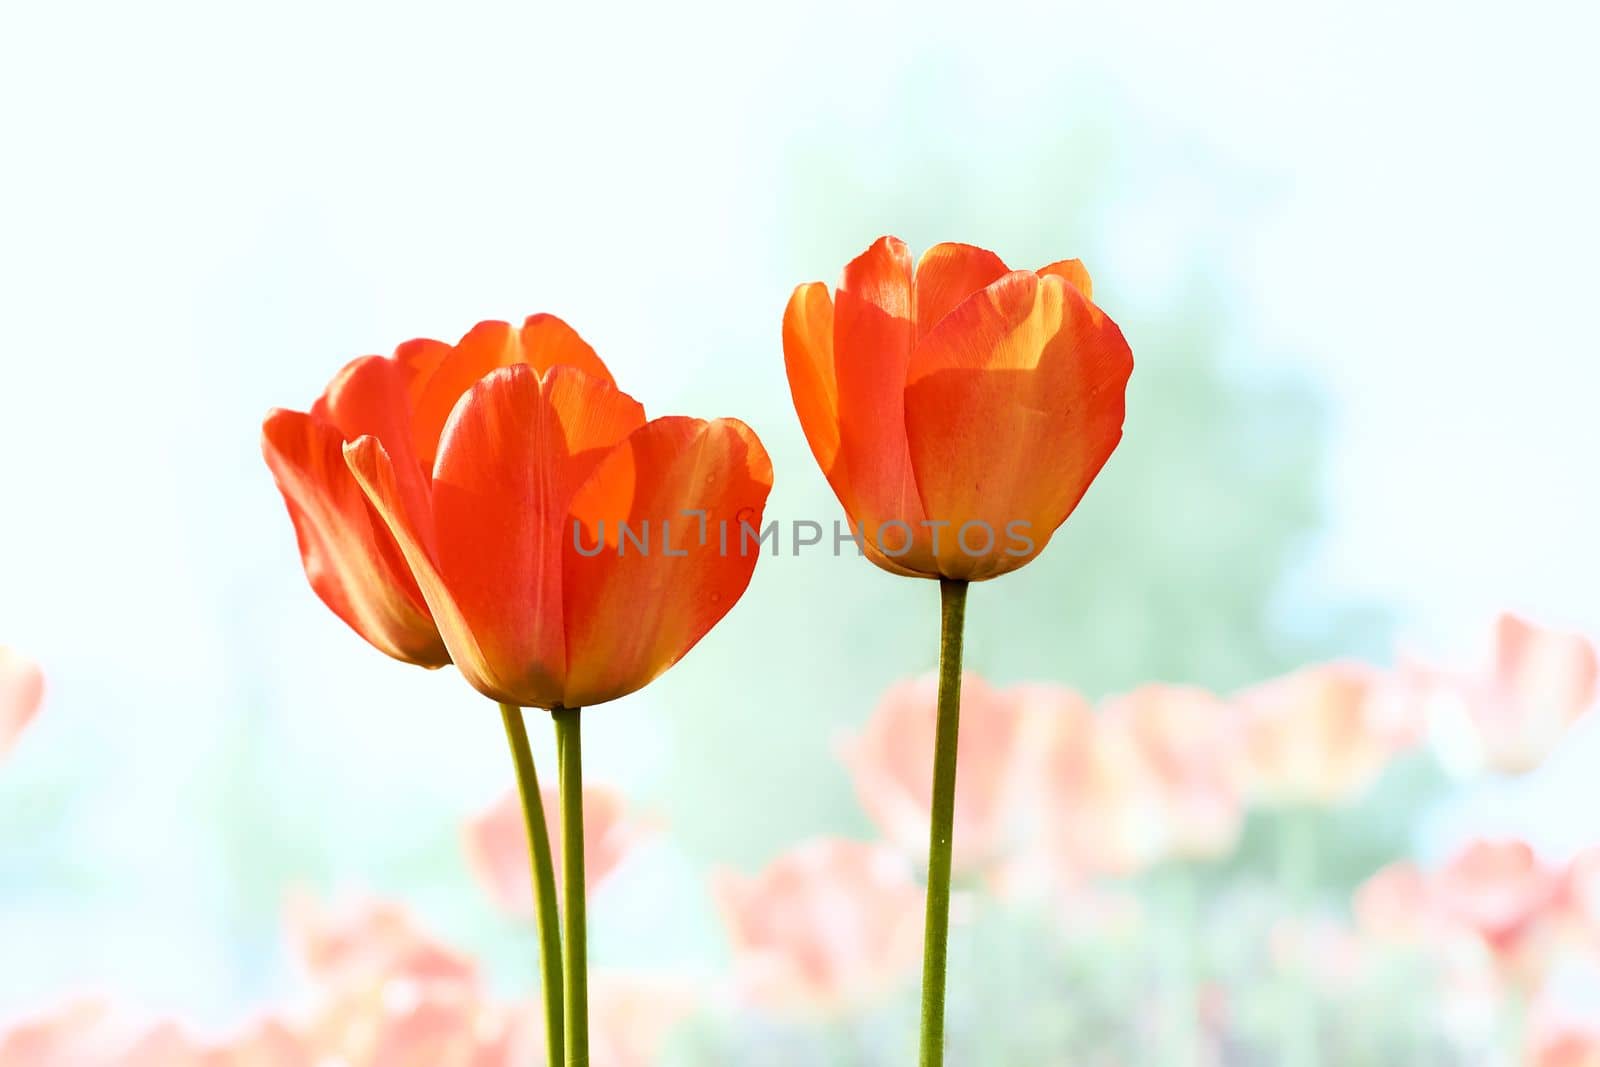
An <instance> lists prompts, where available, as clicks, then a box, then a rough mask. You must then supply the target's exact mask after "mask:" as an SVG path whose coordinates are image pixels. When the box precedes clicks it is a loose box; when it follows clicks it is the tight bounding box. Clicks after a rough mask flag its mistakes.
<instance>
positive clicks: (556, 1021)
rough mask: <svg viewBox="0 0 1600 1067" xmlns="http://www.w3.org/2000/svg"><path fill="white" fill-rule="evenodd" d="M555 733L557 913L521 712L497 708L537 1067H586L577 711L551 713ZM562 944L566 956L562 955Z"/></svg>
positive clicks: (510, 706)
mask: <svg viewBox="0 0 1600 1067" xmlns="http://www.w3.org/2000/svg"><path fill="white" fill-rule="evenodd" d="M550 714H551V717H552V718H553V719H554V720H555V728H556V769H557V775H558V776H559V790H560V796H561V890H562V897H563V900H562V903H563V904H564V905H565V911H564V918H565V920H566V922H565V932H564V933H563V930H562V922H561V920H562V918H563V913H562V912H561V911H559V910H558V908H557V904H556V881H555V869H554V864H553V862H552V860H551V856H550V832H549V830H548V828H547V826H546V823H545V817H544V800H543V799H542V798H541V796H540V794H539V776H538V774H537V773H536V772H535V771H534V767H533V750H532V749H531V748H530V747H529V745H528V728H527V725H526V723H524V722H523V718H522V709H521V708H519V707H517V706H516V705H515V704H501V705H500V718H501V721H503V722H504V723H505V728H506V740H507V741H508V742H510V744H511V760H512V763H513V764H514V765H515V766H516V770H517V793H518V795H519V796H520V797H521V798H522V822H523V826H524V828H525V829H526V830H527V834H528V854H529V856H530V857H531V859H532V865H533V900H534V912H535V917H536V920H537V923H538V929H539V962H540V974H541V984H542V985H543V986H544V1032H545V1061H546V1062H547V1063H549V1064H551V1067H557V1065H559V1064H567V1065H569V1067H588V1063H589V962H588V920H587V916H586V915H585V905H586V903H587V899H586V897H585V895H584V877H583V875H584V871H583V738H582V733H581V731H580V728H579V709H577V708H555V709H553V710H552V711H551V713H550ZM563 943H565V947H566V954H565V956H564V957H563V955H562V946H563Z"/></svg>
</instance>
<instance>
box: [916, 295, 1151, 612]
mask: <svg viewBox="0 0 1600 1067" xmlns="http://www.w3.org/2000/svg"><path fill="white" fill-rule="evenodd" d="M1132 370H1133V356H1132V353H1131V352H1130V351H1129V349H1128V344H1127V342H1126V341H1125V340H1124V339H1123V337H1122V332H1121V330H1119V329H1118V328H1117V326H1116V324H1115V323H1114V322H1112V321H1111V319H1110V318H1108V317H1107V316H1106V315H1105V313H1104V312H1102V311H1101V310H1100V309H1099V308H1097V307H1095V306H1094V305H1093V304H1091V303H1090V302H1089V301H1088V300H1086V299H1085V298H1084V297H1083V295H1082V294H1081V293H1079V292H1078V290H1077V289H1076V288H1074V287H1073V286H1071V285H1069V284H1067V283H1066V282H1065V281H1063V280H1062V279H1061V278H1060V277H1058V276H1055V275H1046V276H1044V277H1042V278H1041V277H1039V276H1037V275H1035V274H1033V273H1032V272H1031V271H1015V272H1013V273H1011V274H1008V275H1006V276H1005V277H1003V278H1001V279H1000V280H999V281H997V282H995V283H994V284H993V285H990V286H989V287H988V288H987V289H985V290H984V291H983V292H982V293H980V294H979V295H978V296H975V297H973V298H972V299H970V300H968V301H966V302H965V303H963V304H962V305H961V306H960V307H958V308H956V309H955V310H954V311H952V312H951V313H950V314H949V315H947V316H946V317H945V318H944V320H943V321H941V322H940V323H939V325H938V326H936V327H935V328H934V329H933V330H932V331H931V332H930V333H929V334H928V335H927V336H926V337H925V338H923V339H922V341H921V342H920V343H919V344H918V346H917V349H916V352H915V353H914V354H913V355H912V358H911V365H910V369H909V374H908V379H907V380H908V382H909V384H908V385H907V387H906V393H905V410H906V429H907V437H908V443H909V450H910V455H911V458H912V463H913V464H914V466H915V469H916V472H917V485H918V487H919V489H920V490H921V493H922V503H923V506H924V508H925V509H926V513H927V514H928V515H929V516H930V517H931V518H932V519H933V520H935V521H946V522H949V523H950V524H951V525H950V527H949V528H948V531H947V533H948V534H950V535H951V536H946V537H944V538H942V541H941V544H940V546H939V552H938V567H939V573H941V574H943V575H944V576H946V577H950V578H965V579H969V580H974V581H977V580H982V579H985V578H992V577H995V576H996V575H999V574H1004V573H1006V572H1008V571H1011V570H1015V569H1016V568H1017V567H1020V566H1022V565H1023V564H1024V563H1026V562H1027V561H1028V560H1029V559H1031V558H1033V556H1034V555H1037V554H1038V552H1039V551H1040V550H1042V549H1043V548H1044V545H1045V543H1046V542H1048V541H1049V539H1050V536H1051V535H1052V534H1053V533H1054V532H1055V530H1056V528H1057V527H1058V526H1060V525H1061V523H1062V522H1064V521H1065V520H1066V518H1067V516H1068V515H1069V514H1071V512H1072V510H1073V508H1075V507H1076V506H1077V503H1078V501H1079V500H1080V499H1082V497H1083V494H1084V493H1085V492H1086V491H1087V490H1088V488H1089V484H1090V483H1091V482H1092V481H1093V480H1094V478H1095V475H1096V474H1098V473H1099V471H1100V468H1101V467H1102V466H1104V465H1105V462H1106V460H1107V459H1108V458H1109V457H1110V455H1111V452H1112V450H1113V449H1114V448H1115V447H1116V445H1117V442H1118V441H1119V440H1120V439H1121V437H1122V420H1123V413H1124V406H1125V404H1124V395H1123V394H1124V390H1125V388H1126V385H1127V381H1128V377H1129V375H1130V374H1131V373H1132ZM1014 523H1016V524H1022V523H1025V524H1026V525H1025V526H1017V527H1013V525H1012V524H1014ZM968 524H974V525H973V527H972V528H971V529H970V530H967V534H968V536H967V538H966V539H965V541H963V539H962V537H961V534H962V531H963V530H966V528H967V525H968ZM977 524H981V525H977ZM1013 529H1020V530H1022V531H1023V532H1024V534H1025V536H1026V538H1027V540H1028V541H1031V546H1029V545H1024V544H1023V542H1022V539H1021V538H1013V537H1012V536H1010V531H1012V530H1013ZM986 543H987V544H988V545H989V546H990V549H989V550H987V551H984V550H982V549H983V546H984V545H985V544H986Z"/></svg>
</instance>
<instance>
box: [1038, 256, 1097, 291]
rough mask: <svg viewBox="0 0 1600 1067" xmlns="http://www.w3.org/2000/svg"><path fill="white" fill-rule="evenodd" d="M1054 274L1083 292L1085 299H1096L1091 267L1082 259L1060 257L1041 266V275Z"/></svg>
mask: <svg viewBox="0 0 1600 1067" xmlns="http://www.w3.org/2000/svg"><path fill="white" fill-rule="evenodd" d="M1046 274H1054V275H1055V276H1056V277H1058V278H1060V279H1061V280H1062V281H1065V282H1067V283H1068V284H1069V285H1071V286H1072V287H1073V288H1074V289H1076V290H1078V292H1080V293H1082V294H1083V297H1084V299H1085V300H1093V299H1094V282H1093V281H1091V280H1090V278H1089V268H1088V267H1085V266H1084V265H1083V260H1081V259H1058V260H1056V262H1054V263H1052V264H1050V265H1049V266H1048V267H1040V268H1039V276H1040V277H1044V276H1045V275H1046Z"/></svg>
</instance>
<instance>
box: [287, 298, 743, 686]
mask: <svg viewBox="0 0 1600 1067" xmlns="http://www.w3.org/2000/svg"><path fill="white" fill-rule="evenodd" d="M263 450H264V452H265V454H266V457H267V462H268V464H269V465H270V466H271V467H272V469H273V473H274V475H275V476H276V477H277V480H278V484H279V488H280V489H281V490H282V491H283V494H284V499H285V501H286V502H287V504H288V505H289V511H290V515H291V517H292V518H293V520H294V522H295V528H296V531H297V533H298V535H299V539H300V548H301V555H302V558H303V561H304V563H305V567H306V574H307V576H308V577H309V578H310V580H311V584H312V587H313V588H314V589H315V590H316V592H317V593H318V595H319V596H321V597H322V599H323V600H324V601H325V602H326V603H327V604H328V606H329V607H330V608H332V609H333V610H334V611H335V612H336V613H337V614H339V616H340V617H341V618H343V619H344V620H345V621H346V622H347V623H349V624H350V625H351V627H352V628H354V629H355V630H356V631H357V632H358V633H360V634H361V635H362V636H363V637H365V638H366V639H367V640H368V641H369V642H371V643H372V644H373V645H375V646H377V647H378V648H379V649H382V650H383V651H385V652H388V653H389V654H390V655H392V656H395V657H396V658H399V659H403V660H407V661H409V662H413V663H418V664H421V665H424V666H439V665H441V664H443V663H446V662H449V661H452V660H453V661H454V662H455V664H456V666H457V667H458V668H459V669H460V670H461V673H462V675H463V676H464V677H465V678H466V679H467V681H468V682H470V683H471V684H472V685H473V686H474V687H475V688H477V689H478V690H479V691H480V692H483V693H485V694H486V695H488V696H489V697H490V698H491V699H494V700H497V701H501V702H504V703H509V704H516V705H520V706H525V707H544V708H552V707H558V706H560V707H581V706H587V705H590V704H598V703H602V702H604V701H608V700H614V699H616V698H617V697H620V696H624V695H626V694H627V693H630V692H632V691H634V690H636V689H638V688H640V687H641V686H643V685H645V684H646V683H648V682H649V681H650V680H651V679H653V678H654V677H655V676H656V675H658V674H660V673H661V672H662V671H663V670H665V669H666V668H667V667H669V666H671V665H672V664H673V663H674V662H676V661H677V660H678V659H679V658H680V657H682V656H683V654H684V653H686V652H687V651H688V650H689V649H690V648H692V647H693V646H694V645H695V643H696V642H698V641H699V640H700V638H701V637H703V636H704V635H705V633H706V632H707V631H708V630H709V629H710V628H711V627H712V626H713V625H714V624H715V623H716V622H717V620H719V619H720V618H721V617H722V616H723V615H724V614H726V613H727V611H728V609H729V608H731V607H732V606H733V604H734V603H735V602H736V601H737V600H738V599H739V596H740V595H741V594H742V593H743V592H744V588H745V586H746V584H748V582H749V579H750V573H751V570H752V568H753V567H754V564H755V553H754V552H745V551H740V550H729V551H721V550H720V543H719V540H718V538H717V537H716V535H715V531H718V529H719V525H720V524H723V523H729V524H732V528H733V529H734V530H735V531H736V532H737V531H738V530H739V529H740V526H739V523H740V522H741V521H745V522H750V523H752V524H757V525H758V524H759V519H760V514H761V511H762V507H763V506H764V504H765V502H766V497H767V492H768V490H769V489H770V488H771V484H772V468H771V465H770V463H769V462H768V460H767V456H766V452H765V450H764V449H763V448H762V447H761V443H760V441H759V440H757V438H756V436H755V435H754V434H753V433H752V432H751V431H750V430H749V428H748V427H746V426H745V425H744V424H743V423H741V422H738V421H737V420H732V419H718V420H714V421H710V422H706V421H703V420H699V419H689V418H675V417H674V418H660V419H656V420H654V421H649V422H647V421H646V419H645V416H644V409H643V408H642V407H641V406H640V405H639V403H638V402H637V401H635V400H634V399H633V398H632V397H630V396H628V395H627V394H626V393H623V392H622V391H620V390H619V389H618V388H617V387H616V384H615V382H614V381H613V379H612V377H611V374H610V372H609V371H608V370H607V369H606V367H605V365H604V364H603V363H602V362H601V361H600V359H599V357H598V356H596V355H595V353H594V351H593V349H591V348H590V347H589V346H588V345H587V344H586V343H584V341H583V340H582V339H581V338H580V337H579V336H578V335H577V333H576V332H574V331H573V330H572V329H571V327H569V326H567V325H566V324H565V323H564V322H562V321H561V320H560V319H557V318H555V317H554V316H550V315H536V316H534V317H532V318H530V319H528V320H527V322H526V323H524V324H523V326H522V327H521V328H520V329H519V328H515V327H513V326H510V325H508V324H506V323H503V322H485V323H480V324H479V325H477V326H475V327H474V328H473V329H472V330H471V331H470V332H469V333H468V334H467V335H466V336H465V337H463V338H462V339H461V341H460V342H458V343H457V344H455V345H453V346H452V345H444V344H441V343H439V342H434V341H413V342H410V343H408V344H406V345H402V346H401V347H400V348H399V349H397V350H396V352H395V355H394V357H393V358H391V359H384V358H380V357H376V356H368V357H364V358H362V359H359V360H356V361H355V362H354V363H352V364H350V365H349V366H348V367H346V368H345V369H344V370H343V371H341V372H340V374H339V375H338V376H337V377H336V378H335V379H334V381H333V383H332V384H330V385H329V387H328V389H327V390H326V391H325V392H324V394H323V396H322V397H321V398H320V399H319V400H318V401H317V402H316V404H314V405H313V406H312V409H311V411H310V412H309V413H307V414H301V413H299V412H292V411H283V410H279V411H274V412H273V413H271V414H270V415H269V416H268V417H267V421H266V424H265V426H264V428H263ZM686 512H693V513H695V514H685V513H686ZM623 524H626V527H627V529H626V531H625V530H624V529H623ZM708 530H709V531H712V534H711V535H710V536H705V535H706V531H708ZM628 532H631V533H632V534H633V536H634V537H635V538H638V537H639V536H640V535H641V534H643V535H644V536H645V537H646V538H648V539H649V540H648V544H647V545H645V544H641V542H639V541H637V540H635V541H633V542H630V543H629V544H628V545H627V546H624V544H623V538H624V536H626V534H627V533H628ZM734 540H735V542H736V543H739V542H737V538H735V539H734ZM740 544H741V547H742V543H740ZM630 549H631V551H630Z"/></svg>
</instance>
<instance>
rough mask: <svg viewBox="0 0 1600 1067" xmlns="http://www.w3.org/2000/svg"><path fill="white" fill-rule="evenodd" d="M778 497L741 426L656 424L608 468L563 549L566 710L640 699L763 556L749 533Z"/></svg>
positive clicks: (590, 490)
mask: <svg viewBox="0 0 1600 1067" xmlns="http://www.w3.org/2000/svg"><path fill="white" fill-rule="evenodd" d="M771 488H772V464H771V461H770V460H769V459H768V458H767V453H766V450H765V449H763V448H762V446H761V442H760V440H758V439H757V438H756V435H755V434H754V433H753V432H752V431H751V430H750V428H749V427H747V426H745V425H744V423H742V422H739V421H738V420H736V419H717V420H715V421H712V422H704V421H701V420H699V419H688V418H664V419H656V420H655V421H654V422H651V423H648V424H647V425H645V426H642V427H640V428H639V429H638V430H636V431H634V432H633V434H631V435H630V436H629V437H628V439H627V440H626V441H624V442H623V443H622V444H620V445H618V446H617V447H616V448H614V449H613V450H612V451H611V452H610V454H609V455H607V456H606V457H605V459H604V460H602V461H601V462H600V464H599V466H597V467H596V468H595V470H594V473H593V474H592V475H591V476H590V478H589V480H588V481H587V482H586V483H585V484H584V485H583V487H582V488H581V489H579V491H578V493H577V495H576V496H575V497H574V498H573V501H572V505H571V517H572V524H573V526H572V533H571V534H569V535H568V536H571V537H573V538H574V542H572V543H566V544H564V545H563V548H562V551H563V557H564V581H565V590H564V592H565V615H566V638H567V689H566V694H565V697H564V699H563V701H562V702H563V703H564V704H565V705H567V706H569V707H579V706H586V705H590V704H598V703H602V702H604V701H607V700H614V699H616V698H617V697H620V696H624V695H626V694H628V693H631V692H633V691H634V690H636V689H639V688H640V687H642V686H644V685H645V684H647V683H648V682H649V681H650V680H651V679H653V678H655V677H656V676H657V675H659V674H660V673H661V672H662V671H664V670H666V669H667V668H668V667H670V666H672V664H674V663H676V662H677V661H678V660H679V659H681V658H682V657H683V656H684V654H685V653H687V652H688V651H689V650H690V649H691V648H693V647H694V645H695V643H696V642H698V641H699V640H700V638H702V637H703V636H705V634H706V632H707V631H709V630H710V629H711V627H712V626H714V625H715V624H716V623H717V621H718V620H720V619H721V618H722V617H723V616H724V615H726V614H727V612H728V610H729V609H730V608H732V607H733V605H734V602H735V601H737V600H738V599H739V597H740V596H741V595H742V594H743V593H744V590H745V587H746V586H747V585H748V584H749V582H750V574H751V571H752V570H753V569H754V567H755V563H756V556H757V555H758V554H759V553H760V544H759V542H757V541H755V540H754V538H752V539H751V540H750V541H749V543H748V544H747V543H746V542H745V539H744V538H743V537H742V536H741V526H742V524H744V523H748V524H750V526H751V527H752V528H754V529H759V528H760V523H761V512H762V508H763V507H764V506H765V504H766V499H767V494H768V492H769V491H770V490H771ZM694 511H701V512H703V513H704V515H703V519H702V518H701V517H699V516H696V515H694V514H692V512H694ZM622 523H626V524H627V529H628V531H630V532H631V533H632V535H633V537H634V539H635V540H627V539H626V538H625V537H624V536H623V530H622V529H621V524H622ZM724 534H725V537H726V540H725V541H724ZM602 535H603V541H604V543H603V544H599V543H598V542H600V541H601V540H602ZM579 536H581V537H582V548H581V549H580V547H579V545H578V544H577V543H576V538H577V537H579ZM641 537H642V538H643V539H644V540H645V541H646V547H645V548H644V549H640V548H639V546H638V543H637V539H638V538H641ZM590 546H594V547H593V549H591V547H590ZM591 553H592V554H591Z"/></svg>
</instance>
